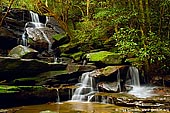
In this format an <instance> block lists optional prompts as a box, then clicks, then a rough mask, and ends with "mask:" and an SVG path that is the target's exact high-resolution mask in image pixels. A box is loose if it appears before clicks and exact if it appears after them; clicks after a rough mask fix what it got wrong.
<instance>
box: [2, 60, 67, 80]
mask: <svg viewBox="0 0 170 113" xmlns="http://www.w3.org/2000/svg"><path fill="white" fill-rule="evenodd" d="M66 67H67V64H56V63H48V62H44V61H42V60H37V59H20V58H12V57H0V80H8V81H10V80H13V79H16V78H25V77H33V76H35V75H36V74H39V73H42V72H46V71H50V70H51V71H52V70H64V69H66Z"/></svg>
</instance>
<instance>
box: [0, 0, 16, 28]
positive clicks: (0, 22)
mask: <svg viewBox="0 0 170 113" xmlns="http://www.w3.org/2000/svg"><path fill="white" fill-rule="evenodd" d="M13 3H14V0H11V2H10V5H9V7H8V9H7V12H6V13H5V15H4V16H3V17H2V19H1V21H0V27H1V26H2V23H3V21H4V19H5V17H6V16H7V14H8V13H9V10H10V9H11V6H12V4H13Z"/></svg>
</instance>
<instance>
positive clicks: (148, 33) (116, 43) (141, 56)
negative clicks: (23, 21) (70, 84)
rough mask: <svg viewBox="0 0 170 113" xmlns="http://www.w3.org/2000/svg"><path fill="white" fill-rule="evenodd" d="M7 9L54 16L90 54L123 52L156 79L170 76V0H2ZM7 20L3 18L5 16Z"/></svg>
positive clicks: (1, 8) (145, 73)
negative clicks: (98, 50) (99, 50)
mask: <svg viewBox="0 0 170 113" xmlns="http://www.w3.org/2000/svg"><path fill="white" fill-rule="evenodd" d="M0 3H1V5H0V6H1V7H0V10H4V9H5V7H4V6H6V7H10V6H11V7H12V8H21V9H28V10H33V11H34V12H37V13H39V14H42V15H47V16H54V17H55V19H56V20H57V21H58V22H59V24H60V26H61V27H62V28H63V29H64V30H65V31H66V32H67V34H68V35H69V36H70V38H71V42H70V43H79V44H82V46H81V50H82V51H84V52H88V51H90V50H95V49H103V50H107V51H111V52H116V53H121V55H122V56H125V57H127V58H130V59H131V60H132V61H133V63H132V64H133V65H134V66H136V67H138V68H139V69H141V70H143V76H145V77H146V80H147V81H148V82H150V81H149V80H151V78H152V77H153V76H161V77H164V76H167V75H169V72H170V47H169V45H170V0H0ZM0 17H1V19H0V21H2V20H3V17H2V15H0Z"/></svg>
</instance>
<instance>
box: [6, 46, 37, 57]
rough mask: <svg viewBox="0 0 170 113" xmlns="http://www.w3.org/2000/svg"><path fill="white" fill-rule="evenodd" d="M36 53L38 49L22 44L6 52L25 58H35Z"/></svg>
mask: <svg viewBox="0 0 170 113" xmlns="http://www.w3.org/2000/svg"><path fill="white" fill-rule="evenodd" d="M37 55H38V51H36V50H34V49H32V48H28V47H26V46H22V45H18V46H16V47H14V48H13V49H12V50H11V51H10V52H9V54H8V56H10V57H14V58H27V59H33V58H37Z"/></svg>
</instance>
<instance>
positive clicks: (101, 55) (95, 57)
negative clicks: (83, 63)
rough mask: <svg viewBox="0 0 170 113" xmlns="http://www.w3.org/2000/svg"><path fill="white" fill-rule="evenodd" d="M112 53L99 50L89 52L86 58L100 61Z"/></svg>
mask: <svg viewBox="0 0 170 113" xmlns="http://www.w3.org/2000/svg"><path fill="white" fill-rule="evenodd" d="M113 54H114V53H112V52H108V51H100V52H94V53H89V54H88V55H87V58H89V60H90V61H101V60H102V59H103V58H105V57H107V56H108V55H113Z"/></svg>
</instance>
